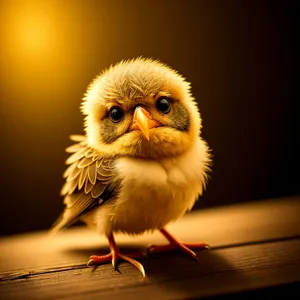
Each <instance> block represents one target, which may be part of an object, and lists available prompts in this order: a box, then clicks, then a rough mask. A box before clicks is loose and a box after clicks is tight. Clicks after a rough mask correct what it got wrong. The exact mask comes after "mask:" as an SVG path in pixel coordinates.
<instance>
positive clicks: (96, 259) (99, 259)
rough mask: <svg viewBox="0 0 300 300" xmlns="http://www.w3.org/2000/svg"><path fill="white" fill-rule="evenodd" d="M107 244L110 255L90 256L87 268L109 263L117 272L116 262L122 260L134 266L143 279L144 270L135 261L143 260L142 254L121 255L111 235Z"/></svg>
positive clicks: (143, 255)
mask: <svg viewBox="0 0 300 300" xmlns="http://www.w3.org/2000/svg"><path fill="white" fill-rule="evenodd" d="M108 243H109V248H110V253H109V254H106V255H92V256H91V257H90V260H89V261H88V263H87V265H88V267H90V266H94V265H101V264H105V263H109V262H111V263H112V265H113V267H114V269H115V270H117V263H118V260H119V259H122V260H125V261H127V262H129V263H130V264H132V265H134V266H135V267H136V268H137V269H138V270H139V271H140V272H141V273H142V275H143V277H145V270H144V268H143V266H142V265H141V264H140V263H139V262H138V261H136V260H135V259H139V258H145V257H146V255H145V254H144V253H142V252H136V253H131V254H128V255H124V254H121V253H120V252H119V250H118V248H117V245H116V242H115V239H114V236H113V234H110V235H109V236H108Z"/></svg>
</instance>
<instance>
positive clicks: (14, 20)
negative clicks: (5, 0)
mask: <svg viewBox="0 0 300 300" xmlns="http://www.w3.org/2000/svg"><path fill="white" fill-rule="evenodd" d="M25 3H26V2H24V3H22V2H19V4H18V5H9V4H8V5H7V6H5V7H4V8H5V14H4V20H3V23H4V36H3V38H4V40H5V42H6V46H7V48H8V50H9V52H13V53H15V54H17V53H18V54H19V55H21V56H23V57H24V56H35V59H37V58H38V57H39V56H43V55H47V54H48V53H49V51H50V50H51V48H52V47H53V46H54V45H53V42H54V32H55V31H58V28H55V27H57V26H56V24H55V23H53V22H51V17H52V15H53V9H52V8H51V7H47V5H45V3H44V2H43V1H41V2H32V3H30V5H28V3H26V5H25Z"/></svg>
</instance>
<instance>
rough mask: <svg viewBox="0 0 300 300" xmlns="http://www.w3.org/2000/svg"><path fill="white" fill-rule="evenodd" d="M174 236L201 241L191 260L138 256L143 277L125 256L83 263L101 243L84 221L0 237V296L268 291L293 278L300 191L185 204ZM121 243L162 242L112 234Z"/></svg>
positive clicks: (298, 259) (299, 246) (298, 254)
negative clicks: (220, 203)
mask: <svg viewBox="0 0 300 300" xmlns="http://www.w3.org/2000/svg"><path fill="white" fill-rule="evenodd" d="M168 228H169V230H170V231H171V232H172V233H174V234H175V235H176V236H177V237H178V238H180V239H181V240H184V241H187V242H192V241H202V240H204V241H206V242H207V243H209V244H210V245H211V250H210V251H202V252H197V256H198V259H199V262H196V261H193V260H191V259H190V258H188V257H186V256H184V255H183V254H181V253H176V252H175V253H171V254H170V253H169V254H160V255H155V256H154V255H152V256H151V257H149V258H147V259H146V260H143V261H141V262H142V264H143V266H144V268H145V271H146V275H147V277H146V278H145V279H143V278H142V276H141V275H140V273H139V272H138V271H137V270H136V269H135V268H134V267H133V266H131V265H129V264H128V263H125V262H122V263H120V265H119V270H120V273H119V272H116V271H114V270H113V268H112V266H111V265H103V266H100V267H98V268H96V269H91V268H87V267H86V262H87V260H88V258H89V256H90V255H92V254H100V253H106V252H107V251H108V248H107V242H106V240H105V238H103V237H99V236H98V235H97V234H96V233H94V232H91V231H89V230H87V229H86V228H74V229H69V230H66V231H64V232H62V233H61V234H59V235H57V236H54V237H51V236H49V235H48V234H47V233H46V232H37V233H29V234H23V235H16V236H11V237H5V238H1V239H0V299H75V300H76V299H82V298H84V299H106V298H107V299H108V298H109V299H120V298H127V299H141V298H142V299H143V300H144V299H153V298H156V299H187V298H189V299H190V298H199V297H205V296H206V297H210V296H217V295H234V294H235V293H238V292H245V291H260V289H268V290H269V291H270V290H271V291H272V290H273V291H276V289H278V288H276V287H277V286H279V287H286V289H285V290H284V291H285V293H288V292H289V291H290V289H289V287H290V286H293V288H295V287H298V283H300V197H299V198H282V199H275V200H262V201H259V202H253V203H247V204H239V205H232V206H228V207H220V208H212V209H206V210H201V211H197V212H191V213H189V214H188V215H186V216H185V217H183V218H182V219H181V220H178V221H177V222H176V223H174V224H171V225H170V226H168ZM116 240H117V244H118V245H119V247H120V248H121V249H123V251H130V250H136V249H145V248H146V247H147V246H148V245H149V244H154V243H155V244H162V243H164V242H165V240H164V238H163V237H162V236H161V235H160V234H159V232H155V233H154V234H145V235H142V236H139V237H128V236H117V238H116Z"/></svg>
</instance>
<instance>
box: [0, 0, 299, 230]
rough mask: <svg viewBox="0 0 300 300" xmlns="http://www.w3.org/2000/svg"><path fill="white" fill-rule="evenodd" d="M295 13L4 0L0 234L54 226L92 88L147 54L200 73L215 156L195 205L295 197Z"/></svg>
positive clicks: (222, 4)
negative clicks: (120, 65) (102, 76)
mask: <svg viewBox="0 0 300 300" xmlns="http://www.w3.org/2000/svg"><path fill="white" fill-rule="evenodd" d="M296 18H297V17H296V5H294V4H293V2H289V1H281V2H280V3H276V1H221V0H220V1H191V0H185V1H174V0H173V1H171V0H170V1H169V0H161V1H159V0H151V1H148V0H147V1H145V0H143V1H139V0H130V1H125V0H123V1H121V0H119V1H116V0H115V1H111V0H99V1H13V0H11V1H1V2H0V20H1V21H0V24H1V35H0V36H1V40H0V41H1V50H0V63H1V64H0V70H1V81H0V97H1V98H0V100H1V101H0V105H1V106H0V133H1V148H0V149H1V153H0V154H1V156H0V163H1V215H0V217H1V218H0V234H2V235H3V234H11V233H18V232H25V231H29V230H38V229H46V228H49V227H50V226H51V224H52V222H53V221H54V220H55V219H56V217H57V216H58V214H59V213H60V211H61V209H62V207H63V205H62V199H61V198H60V197H59V190H60V188H61V186H62V184H63V179H62V173H63V171H64V169H65V166H64V160H65V159H66V157H67V154H66V153H65V152H64V148H65V147H66V146H67V145H69V144H70V142H69V139H68V136H69V135H70V134H73V133H82V132H83V130H82V128H83V126H82V125H83V118H82V115H81V113H80V111H79V105H80V101H81V98H82V96H83V94H84V92H85V89H86V87H87V85H88V84H89V82H90V81H91V80H92V79H93V78H94V77H95V76H96V75H97V74H98V73H99V72H100V71H101V70H103V69H104V68H107V67H109V66H110V65H111V64H114V63H116V62H118V61H119V60H121V59H127V58H133V57H136V56H140V55H143V56H145V57H153V58H158V59H160V60H161V61H163V62H165V63H167V64H169V65H170V66H172V67H173V68H175V69H177V70H178V71H179V72H180V73H181V74H183V75H184V76H185V77H186V78H187V79H188V80H189V81H191V82H192V91H193V94H194V96H195V97H196V99H197V101H198V103H199V107H200V111H201V114H202V117H203V126H204V128H203V136H204V138H205V139H206V140H207V142H208V143H209V145H210V147H211V148H212V149H213V155H214V166H213V173H212V179H211V181H210V182H209V185H208V189H207V191H206V192H205V194H204V196H203V197H202V198H201V200H200V201H199V202H198V203H197V205H196V208H202V207H209V206H215V205H225V204H229V203H234V202H242V201H250V200H261V199H265V198H272V197H281V196H287V195H295V194H299V192H300V185H299V167H300V166H299V150H300V149H299V148H300V147H299V130H298V128H299V127H298V124H297V123H298V111H297V110H296V99H297V100H298V96H299V94H298V91H297V90H296V37H297V35H298V33H297V34H296V25H297V24H296Z"/></svg>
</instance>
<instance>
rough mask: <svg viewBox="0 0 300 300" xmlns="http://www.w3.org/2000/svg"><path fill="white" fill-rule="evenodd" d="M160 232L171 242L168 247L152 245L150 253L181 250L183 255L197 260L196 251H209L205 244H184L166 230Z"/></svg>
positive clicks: (149, 249)
mask: <svg viewBox="0 0 300 300" xmlns="http://www.w3.org/2000/svg"><path fill="white" fill-rule="evenodd" d="M160 232H161V233H162V234H163V235H164V236H165V237H166V238H167V240H168V241H169V242H170V243H169V244H168V245H151V246H150V247H149V248H148V253H158V252H167V251H174V250H180V251H182V252H183V253H185V254H187V255H188V256H190V257H192V258H193V259H196V260H198V259H197V255H196V253H195V252H194V251H192V250H191V249H195V250H207V249H209V246H208V245H207V244H205V243H203V242H199V243H182V242H180V241H179V240H177V239H176V238H175V237H174V236H173V235H171V234H170V233H169V232H168V231H167V230H166V229H165V228H162V229H160Z"/></svg>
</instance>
